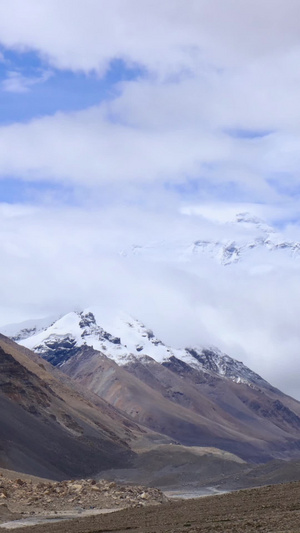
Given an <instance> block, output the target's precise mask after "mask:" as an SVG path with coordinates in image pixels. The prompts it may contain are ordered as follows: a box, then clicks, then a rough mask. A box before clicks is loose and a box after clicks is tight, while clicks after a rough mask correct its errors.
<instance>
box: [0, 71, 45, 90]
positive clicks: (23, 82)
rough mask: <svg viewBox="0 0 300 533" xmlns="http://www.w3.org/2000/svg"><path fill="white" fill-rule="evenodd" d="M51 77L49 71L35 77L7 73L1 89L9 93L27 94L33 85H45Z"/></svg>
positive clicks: (13, 72)
mask: <svg viewBox="0 0 300 533" xmlns="http://www.w3.org/2000/svg"><path fill="white" fill-rule="evenodd" d="M51 75H52V73H51V71H50V70H47V71H44V72H42V73H41V74H40V75H39V76H35V77H27V76H24V75H23V74H21V73H20V72H17V71H9V72H8V73H7V77H6V79H4V80H3V81H2V82H1V89H2V91H6V92H11V93H27V92H28V91H30V90H31V88H32V87H33V86H34V85H37V84H39V83H45V82H46V81H47V80H48V79H49V78H50V77H51Z"/></svg>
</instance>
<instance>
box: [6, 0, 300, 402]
mask: <svg viewBox="0 0 300 533" xmlns="http://www.w3.org/2000/svg"><path fill="white" fill-rule="evenodd" d="M299 61H300V4H299V1H298V0H251V1H250V0H249V1H248V0H245V1H243V2H241V1H240V0H189V1H188V2H187V1H186V0H164V2H161V1H158V0H143V1H142V2H141V1H140V0H126V2H125V1H124V0H26V2H24V0H0V246H1V266H0V272H1V280H2V290H1V299H0V302H1V303H0V325H4V324H7V323H11V322H18V321H21V320H25V319H28V318H34V317H42V316H47V315H50V314H51V315H52V314H60V313H63V312H68V311H70V310H73V309H75V308H76V309H81V308H84V307H89V306H91V305H100V304H101V305H102V306H103V308H104V309H107V312H109V311H111V310H112V309H116V310H118V309H121V308H122V309H124V310H125V311H129V312H132V313H134V314H138V315H139V317H138V318H141V319H142V320H147V321H148V323H149V326H150V327H155V328H156V331H157V330H158V333H159V335H160V336H161V337H162V339H163V340H166V341H168V342H170V343H172V342H173V343H176V344H177V345H186V344H191V343H197V342H199V343H200V344H203V343H204V342H207V343H211V344H214V345H216V346H219V347H220V348H221V349H224V350H226V351H227V352H228V353H229V354H230V355H232V356H234V357H236V358H238V359H242V360H243V361H244V362H245V363H246V364H248V365H249V366H251V368H253V370H256V371H258V372H260V373H262V374H263V377H265V378H266V379H269V380H270V381H272V383H274V384H275V385H277V386H278V387H280V388H282V389H283V390H284V391H285V392H288V393H290V394H292V395H295V396H298V398H300V393H299V392H298V391H299V390H300V387H299V380H298V378H297V372H295V371H294V369H295V367H296V368H297V371H299V370H300V369H299V362H298V360H299V352H300V338H299V333H298V317H299V312H300V303H299V301H300V298H298V296H299V295H298V291H299V289H298V285H299V267H300V263H299V262H297V261H294V260H290V259H289V260H287V261H285V262H284V264H282V261H281V260H280V261H279V260H277V259H276V257H273V256H272V258H271V259H268V265H267V268H265V267H266V265H265V261H266V259H265V257H263V258H262V257H257V258H256V260H257V262H258V266H257V269H256V270H255V269H254V268H252V267H253V265H252V267H251V269H250V270H249V269H247V268H246V267H245V268H241V269H240V270H239V271H238V274H237V270H236V269H230V268H229V269H228V268H224V267H221V266H220V265H217V264H216V263H215V262H210V261H206V260H203V262H201V264H198V263H197V270H195V268H194V266H193V267H190V266H187V265H185V266H184V267H183V265H179V264H178V262H176V261H175V262H172V261H170V260H168V261H158V262H154V261H152V262H147V261H143V260H141V259H139V258H135V257H134V256H132V257H131V256H130V257H127V258H126V260H125V259H124V254H123V253H122V251H124V250H128V249H130V248H131V247H132V246H133V245H141V244H144V243H149V242H158V241H160V242H166V243H170V242H174V241H176V239H177V240H178V239H179V240H181V241H184V242H187V243H190V242H192V241H193V240H195V239H199V238H203V237H206V238H211V239H215V240H216V239H226V238H227V237H226V228H228V223H229V222H230V221H232V220H233V219H234V217H235V214H236V213H239V212H245V211H247V212H250V213H253V214H254V215H256V216H259V217H260V218H262V219H263V220H265V221H266V222H267V223H268V224H270V225H272V226H273V227H274V228H275V229H276V231H280V232H281V233H282V235H284V236H285V237H286V239H289V240H294V241H297V240H299V241H300V213H299V199H300V170H299V169H300V150H299V146H300V121H299V113H300V110H299V86H300V71H299ZM224 224H225V226H224ZM226 224H227V225H226ZM224 228H225V229H224ZM232 231H233V230H232ZM232 231H231V236H230V238H235V236H234V235H233V234H232ZM255 272H256V274H255ZM257 273H258V274H257ZM298 375H299V372H298Z"/></svg>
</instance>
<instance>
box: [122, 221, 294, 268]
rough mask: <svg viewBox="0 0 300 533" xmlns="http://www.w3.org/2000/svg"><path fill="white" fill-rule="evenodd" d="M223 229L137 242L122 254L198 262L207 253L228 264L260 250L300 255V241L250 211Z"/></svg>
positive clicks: (287, 255) (163, 259)
mask: <svg viewBox="0 0 300 533" xmlns="http://www.w3.org/2000/svg"><path fill="white" fill-rule="evenodd" d="M220 229H222V232H221V233H222V234H223V236H222V238H220V239H214V238H212V237H211V236H206V235H205V234H204V235H202V236H201V235H199V238H197V239H196V240H193V241H192V242H187V241H180V240H174V241H169V242H166V241H156V242H152V243H147V244H135V245H133V246H132V247H131V248H130V249H128V250H123V251H122V252H121V255H122V256H123V257H130V256H137V257H141V258H143V259H146V260H152V261H172V262H174V261H175V262H190V261H198V260H201V257H203V256H204V257H205V256H206V257H209V258H212V259H214V260H215V261H217V262H218V263H220V264H222V265H224V266H228V265H232V264H234V263H238V262H240V261H243V260H245V259H247V258H250V259H251V257H252V256H253V255H255V254H257V253H262V254H270V253H272V254H273V255H274V254H276V255H282V254H284V257H291V258H298V259H299V258H300V242H297V241H289V240H286V238H285V237H284V236H283V235H281V234H280V233H279V232H277V231H276V230H275V229H274V228H272V227H271V226H269V225H267V224H266V223H265V222H264V221H263V220H261V219H260V218H258V217H255V216H252V215H251V214H249V213H239V214H237V215H236V217H235V220H234V221H232V222H227V223H226V224H223V225H222V227H221V225H220ZM264 257H268V255H267V256H264ZM270 259H271V258H270Z"/></svg>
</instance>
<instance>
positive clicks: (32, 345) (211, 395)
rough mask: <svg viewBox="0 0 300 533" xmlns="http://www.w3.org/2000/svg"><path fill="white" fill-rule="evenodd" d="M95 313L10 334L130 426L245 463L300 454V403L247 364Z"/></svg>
mask: <svg viewBox="0 0 300 533" xmlns="http://www.w3.org/2000/svg"><path fill="white" fill-rule="evenodd" d="M96 316H97V312H96V310H93V308H90V309H87V310H85V311H82V312H71V313H68V314H67V315H65V316H63V317H61V318H59V319H57V320H54V321H53V320H52V321H50V323H49V324H48V325H45V324H46V323H47V321H46V322H45V323H44V326H42V323H38V324H36V325H34V323H33V322H31V323H27V324H25V327H21V328H18V327H17V326H15V327H12V326H10V327H9V328H6V331H10V333H11V337H13V338H15V339H17V340H18V343H19V344H20V345H22V346H24V347H26V348H29V349H31V350H34V351H35V352H36V353H37V354H40V355H41V356H42V357H43V358H44V359H47V360H48V361H50V362H51V363H52V364H53V365H56V366H57V367H58V368H59V370H61V371H62V372H63V373H64V374H66V375H67V376H69V377H70V378H72V379H73V380H76V381H77V382H79V384H80V386H81V387H84V388H85V389H88V390H89V391H91V392H92V393H94V394H96V395H98V396H99V397H100V398H101V399H102V400H105V401H106V402H108V403H109V404H111V405H112V406H113V407H114V408H117V409H119V410H121V411H122V413H123V414H124V415H125V416H126V417H127V422H126V423H125V427H126V425H128V427H131V424H132V423H134V424H139V425H140V426H143V427H145V428H147V431H148V430H150V431H152V432H153V431H154V432H155V434H156V435H157V434H159V435H161V437H159V438H162V439H166V438H167V439H171V441H172V442H179V443H181V444H184V445H189V446H190V445H193V446H217V447H219V448H221V449H224V450H228V451H230V452H232V453H236V454H237V455H239V456H240V457H242V458H245V459H247V460H254V461H264V460H268V459H270V458H274V457H277V458H280V457H294V456H298V455H299V453H300V452H298V450H299V449H300V440H299V438H298V435H299V431H300V403H299V402H297V401H296V400H293V399H292V398H290V397H288V396H286V395H284V394H283V393H281V392H280V391H279V390H277V389H275V388H274V387H272V386H271V385H270V384H269V383H268V382H266V381H265V380H264V379H263V378H261V377H260V376H259V375H257V374H256V373H254V372H252V371H251V370H250V369H249V368H247V367H246V366H245V365H244V364H243V363H241V362H239V361H236V360H234V359H232V358H231V357H229V356H228V355H226V354H223V353H222V352H220V351H219V350H217V349H215V348H203V347H201V348H200V347H192V348H191V347H189V348H184V349H176V348H173V347H170V346H166V345H165V344H164V343H163V342H162V341H160V340H159V339H158V338H157V337H156V336H155V334H154V333H153V331H152V330H150V329H149V328H147V327H146V326H145V325H144V324H142V323H141V322H140V321H138V320H136V319H134V318H132V317H129V316H127V315H120V316H118V318H116V319H115V320H113V321H111V323H110V325H109V323H108V321H107V323H105V327H103V326H102V325H100V324H99V323H98V322H97V319H96ZM48 322H49V321H48ZM23 326H24V324H23ZM2 332H3V333H5V328H4V329H2ZM31 353H32V352H31ZM26 354H28V355H29V356H30V352H29V351H28V352H26ZM35 357H36V356H35ZM155 438H156V437H155ZM169 442H170V441H169Z"/></svg>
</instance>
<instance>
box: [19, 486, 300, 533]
mask: <svg viewBox="0 0 300 533" xmlns="http://www.w3.org/2000/svg"><path fill="white" fill-rule="evenodd" d="M17 531H18V533H28V528H21V529H18V530H17ZM30 531H32V532H33V533H92V532H93V533H96V532H98V533H108V532H116V533H182V532H189V533H215V532H218V533H225V532H226V533H229V532H230V533H252V532H254V531H255V532H263V533H267V532H268V533H283V532H284V533H298V532H300V483H299V482H295V483H289V484H284V485H276V486H266V487H262V488H259V489H251V490H242V491H238V492H234V493H230V494H223V495H220V496H210V497H206V498H200V499H195V500H189V501H178V502H174V501H173V502H168V503H165V504H162V505H160V506H155V507H153V506H150V507H141V508H128V509H125V510H122V511H118V512H116V513H112V514H110V515H100V516H94V517H90V518H81V519H75V520H71V521H70V522H61V523H59V522H58V523H55V524H51V525H49V524H47V525H42V526H34V527H31V528H30Z"/></svg>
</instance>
